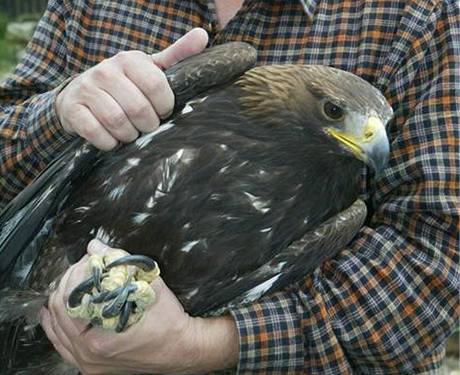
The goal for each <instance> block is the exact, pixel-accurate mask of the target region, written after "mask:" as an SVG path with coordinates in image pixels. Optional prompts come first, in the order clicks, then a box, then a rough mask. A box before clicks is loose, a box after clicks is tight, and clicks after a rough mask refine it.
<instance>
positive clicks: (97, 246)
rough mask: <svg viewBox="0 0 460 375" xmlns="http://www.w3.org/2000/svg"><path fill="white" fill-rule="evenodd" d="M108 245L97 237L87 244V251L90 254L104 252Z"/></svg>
mask: <svg viewBox="0 0 460 375" xmlns="http://www.w3.org/2000/svg"><path fill="white" fill-rule="evenodd" d="M108 249H109V247H108V246H107V245H106V244H105V243H103V242H101V241H99V240H98V239H94V240H91V241H90V242H89V244H88V252H89V253H91V254H104V253H105V252H107V250H108Z"/></svg>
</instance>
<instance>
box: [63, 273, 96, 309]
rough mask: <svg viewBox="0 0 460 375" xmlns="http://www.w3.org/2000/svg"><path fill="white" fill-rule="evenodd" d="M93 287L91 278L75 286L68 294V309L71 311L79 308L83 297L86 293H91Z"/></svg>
mask: <svg viewBox="0 0 460 375" xmlns="http://www.w3.org/2000/svg"><path fill="white" fill-rule="evenodd" d="M93 287H94V279H93V278H92V277H90V278H89V279H87V280H85V281H83V282H82V283H80V284H79V285H77V286H76V287H75V288H74V289H73V290H72V292H71V293H70V294H69V299H68V300H67V305H68V306H69V308H71V309H73V308H76V307H78V306H80V305H81V302H82V299H83V296H84V295H85V294H87V293H91V290H92V289H93Z"/></svg>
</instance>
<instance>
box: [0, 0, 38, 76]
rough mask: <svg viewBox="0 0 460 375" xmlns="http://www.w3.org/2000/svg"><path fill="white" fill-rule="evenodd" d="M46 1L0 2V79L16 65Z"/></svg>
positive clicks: (7, 0)
mask: <svg viewBox="0 0 460 375" xmlns="http://www.w3.org/2000/svg"><path fill="white" fill-rule="evenodd" d="M46 4H47V0H0V79H2V78H4V77H5V76H6V75H7V74H8V73H9V72H10V71H11V70H12V69H13V68H14V66H15V65H16V63H17V62H18V60H19V59H20V58H21V56H22V54H23V53H24V49H25V47H26V45H27V42H28V41H29V40H30V38H31V37H32V34H33V31H34V29H35V27H36V25H37V22H38V20H39V19H40V17H41V15H42V14H43V12H44V10H45V8H46Z"/></svg>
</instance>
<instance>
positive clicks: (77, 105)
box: [56, 28, 208, 150]
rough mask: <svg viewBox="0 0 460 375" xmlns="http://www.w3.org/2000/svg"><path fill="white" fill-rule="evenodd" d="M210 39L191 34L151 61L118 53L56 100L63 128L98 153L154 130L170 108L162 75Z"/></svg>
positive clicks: (171, 100)
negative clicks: (87, 143)
mask: <svg viewBox="0 0 460 375" xmlns="http://www.w3.org/2000/svg"><path fill="white" fill-rule="evenodd" d="M207 42H208V36H207V34H206V31H204V30H203V29H199V28H197V29H193V30H191V31H189V32H188V33H187V34H185V35H184V36H183V37H182V38H180V39H179V40H178V41H177V42H175V43H174V44H172V45H171V46H169V47H168V48H166V49H165V50H163V51H161V52H160V53H157V54H155V55H147V54H145V53H144V52H141V51H126V52H120V53H118V54H117V55H115V56H113V57H111V58H109V59H106V60H104V61H102V62H100V63H99V64H97V65H95V66H94V67H92V68H90V69H88V70H87V71H85V72H84V73H82V74H81V75H79V76H78V77H76V78H75V79H73V80H72V81H71V82H70V83H69V84H68V85H67V86H66V87H65V88H64V89H63V90H62V91H61V92H60V93H59V94H58V96H57V98H56V112H57V115H58V118H59V120H60V122H61V125H62V127H63V128H64V130H66V131H67V132H68V133H70V134H78V135H79V136H81V137H83V138H85V139H86V140H87V141H88V142H89V143H91V144H93V145H94V146H96V147H97V148H99V149H101V150H111V149H113V148H114V147H115V146H116V145H117V144H118V142H124V143H127V142H132V141H134V140H135V139H136V138H137V137H138V136H139V133H147V132H151V131H153V130H155V129H156V128H157V127H158V125H159V124H160V120H161V119H164V118H167V117H168V116H169V115H170V114H171V112H172V110H173V108H174V94H173V92H172V90H171V88H170V87H169V84H168V81H167V79H166V76H165V74H164V73H163V70H164V69H167V68H168V67H170V66H171V65H173V64H175V63H177V62H179V61H181V60H183V59H185V58H187V57H190V56H193V55H196V54H198V53H200V52H201V51H203V49H204V48H205V47H206V44H207Z"/></svg>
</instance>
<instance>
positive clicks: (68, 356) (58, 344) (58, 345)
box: [40, 308, 78, 367]
mask: <svg viewBox="0 0 460 375" xmlns="http://www.w3.org/2000/svg"><path fill="white" fill-rule="evenodd" d="M40 323H41V326H42V327H43V330H44V331H45V333H46V336H47V337H48V339H49V340H50V341H51V343H52V344H53V346H54V348H55V349H56V351H57V352H58V353H59V355H60V356H61V357H62V358H63V359H64V361H66V362H68V363H70V364H72V365H73V366H75V367H78V364H77V361H76V359H75V357H74V356H73V355H72V353H71V352H70V350H68V349H67V347H66V346H67V345H68V344H63V342H62V340H61V339H60V338H59V337H58V335H57V334H56V332H55V331H54V327H53V324H52V323H51V315H50V312H49V311H48V310H47V309H45V308H43V309H42V311H41V312H40ZM70 347H71V346H70Z"/></svg>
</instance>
